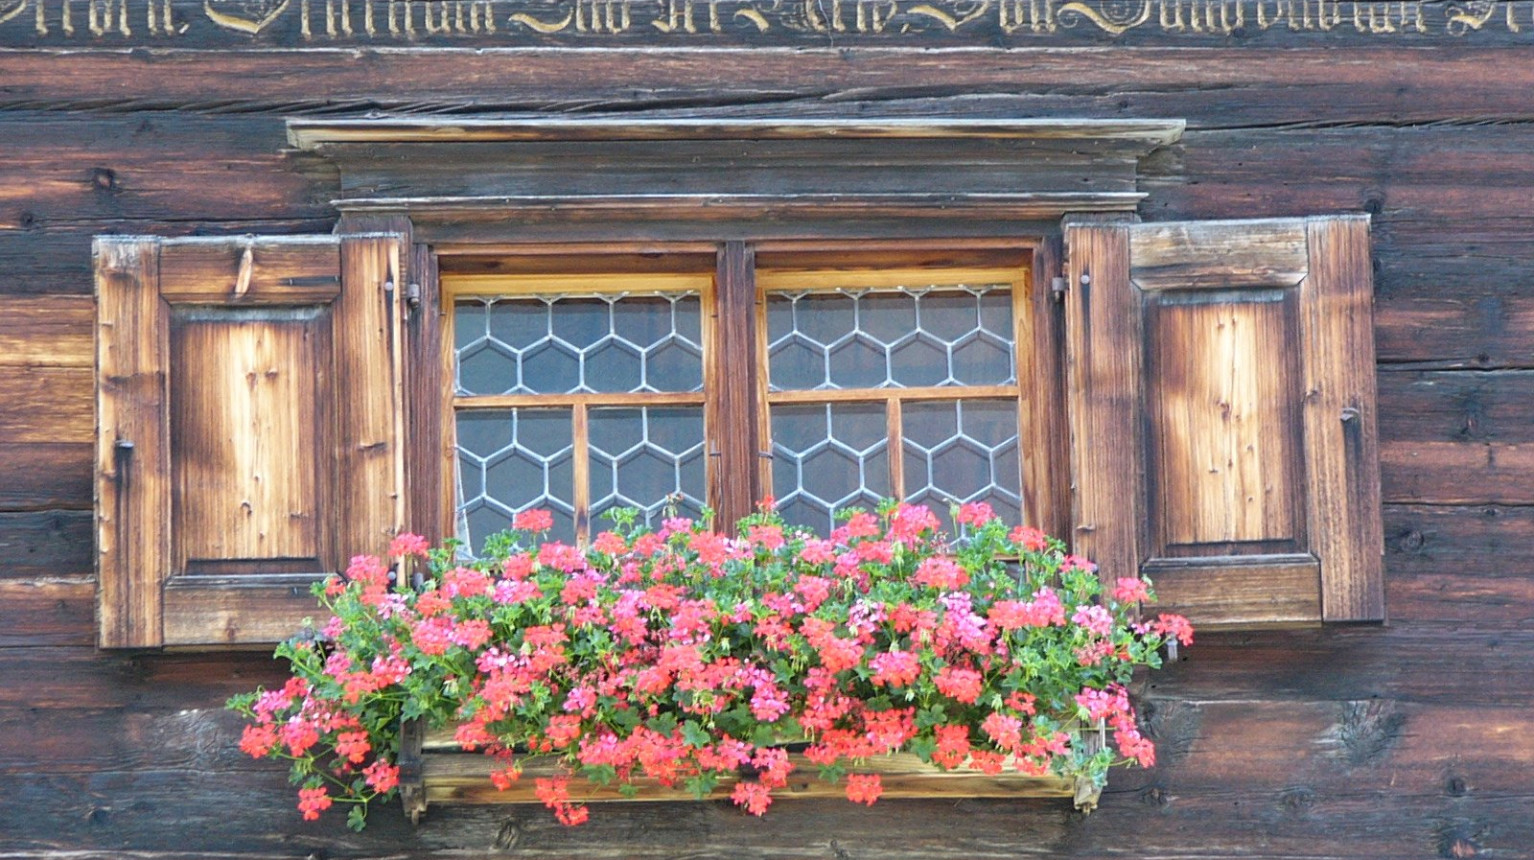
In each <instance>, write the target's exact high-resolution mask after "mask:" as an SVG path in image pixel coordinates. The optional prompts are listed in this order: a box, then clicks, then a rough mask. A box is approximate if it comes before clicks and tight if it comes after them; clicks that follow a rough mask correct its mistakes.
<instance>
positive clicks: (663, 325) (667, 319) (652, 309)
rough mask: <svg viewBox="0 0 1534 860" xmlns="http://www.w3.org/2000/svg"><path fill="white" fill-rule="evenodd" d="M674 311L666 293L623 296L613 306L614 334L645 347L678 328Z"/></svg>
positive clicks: (629, 342)
mask: <svg viewBox="0 0 1534 860" xmlns="http://www.w3.org/2000/svg"><path fill="white" fill-rule="evenodd" d="M694 301H696V300H694ZM671 313H672V305H671V301H670V299H668V298H666V297H665V296H627V297H624V298H623V299H621V300H619V301H615V302H613V305H612V330H613V334H615V335H617V336H618V338H620V339H621V340H623V341H625V342H627V343H628V344H630V345H632V346H634V347H635V348H636V349H639V350H641V351H642V350H645V349H647V348H649V347H651V346H653V345H655V344H657V343H660V342H661V341H663V340H665V339H667V338H669V337H670V336H671V333H672V332H673V331H674V330H675V328H676V325H675V321H674V320H673V319H672V317H671Z"/></svg>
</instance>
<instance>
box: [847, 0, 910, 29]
mask: <svg viewBox="0 0 1534 860" xmlns="http://www.w3.org/2000/svg"><path fill="white" fill-rule="evenodd" d="M898 14H900V4H899V3H898V2H896V0H858V11H857V28H858V32H859V33H883V32H884V28H885V26H886V25H888V24H889V22H890V19H891V18H893V17H895V16H896V15H898Z"/></svg>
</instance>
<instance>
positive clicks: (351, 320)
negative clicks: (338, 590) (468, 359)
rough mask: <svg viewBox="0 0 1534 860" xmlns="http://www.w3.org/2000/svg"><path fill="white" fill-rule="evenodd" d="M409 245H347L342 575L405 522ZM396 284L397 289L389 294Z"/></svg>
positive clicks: (354, 239)
mask: <svg viewBox="0 0 1534 860" xmlns="http://www.w3.org/2000/svg"><path fill="white" fill-rule="evenodd" d="M405 250H406V248H405V244H404V241H403V239H402V238H401V237H399V236H397V235H393V234H372V235H361V236H346V237H343V238H342V241H341V280H342V283H343V284H345V288H344V289H343V290H342V293H341V297H340V299H338V300H337V301H336V304H335V312H334V317H333V323H334V326H335V328H334V331H333V332H332V334H331V337H332V342H333V344H334V350H335V355H334V366H335V369H336V370H335V372H336V374H337V377H338V385H337V389H336V395H337V396H336V400H335V403H334V405H333V407H332V409H333V411H332V414H331V419H332V421H334V428H335V429H334V436H333V437H332V438H333V439H334V445H335V449H334V451H335V462H334V467H335V471H334V473H333V474H334V477H333V480H334V481H335V487H336V491H335V496H334V497H333V498H334V499H335V504H336V506H337V509H338V510H340V511H345V512H346V516H345V518H344V520H342V521H340V522H338V523H337V524H336V525H337V528H336V532H335V541H336V543H335V549H334V550H332V551H333V552H334V553H336V555H335V556H333V559H334V561H333V562H332V563H333V564H334V565H336V567H335V569H343V568H344V566H345V558H346V557H350V556H351V555H354V554H357V553H373V554H376V555H379V556H382V555H384V554H385V550H386V549H387V548H388V542H389V539H390V538H391V537H392V536H393V535H394V534H395V532H397V531H398V530H399V528H400V527H401V525H402V524H403V519H404V503H405V500H404V486H403V481H404V451H403V448H402V442H401V440H400V439H399V433H400V429H401V426H400V425H401V423H402V422H403V415H402V413H401V412H400V409H401V407H402V404H401V402H400V394H401V392H400V390H399V389H398V388H397V385H396V382H397V381H398V380H399V364H398V362H400V361H403V358H404V357H403V355H402V354H401V350H402V340H401V339H402V337H403V335H402V333H401V332H400V330H399V326H400V318H399V304H398V302H399V298H398V295H399V292H400V289H399V287H398V285H399V284H400V283H401V281H400V273H401V272H402V271H403V264H404V254H405ZM385 283H392V284H393V285H395V289H392V290H385V289H384V284H385Z"/></svg>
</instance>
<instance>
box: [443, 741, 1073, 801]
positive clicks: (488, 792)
mask: <svg viewBox="0 0 1534 860" xmlns="http://www.w3.org/2000/svg"><path fill="white" fill-rule="evenodd" d="M789 761H790V762H791V763H793V765H794V768H795V772H794V773H792V774H790V775H789V778H788V779H789V782H788V785H786V786H784V788H783V789H782V790H781V792H780V795H779V796H780V797H782V798H783V799H785V800H805V799H811V798H818V799H825V800H829V799H836V800H845V798H846V795H847V787H846V785H845V784H833V783H828V782H825V781H823V780H820V779H817V778H815V765H814V764H812V763H811V762H809V761H808V760H807V759H805V758H804V756H803V755H801V754H790V756H789ZM522 763H523V764H522V767H523V774H522V780H519V781H518V783H517V784H516V785H515V786H513V787H512V788H510V789H507V790H506V791H498V790H497V789H496V788H495V786H494V785H492V784H491V783H490V771H491V770H493V769H494V768H493V765H494V764H495V762H494V760H493V759H490V758H487V757H486V756H483V755H479V754H475V753H461V752H456V751H441V750H431V749H428V750H427V751H426V752H425V754H424V755H423V762H422V764H423V782H424V790H425V793H426V802H427V804H428V808H427V814H428V815H429V814H431V807H432V806H433V805H442V804H464V803H469V804H483V803H521V804H526V803H537V802H538V800H537V796H536V795H535V794H534V790H535V785H534V782H533V780H537V779H547V778H549V777H551V776H554V775H555V774H557V773H559V772H560V768H559V766H558V765H557V763H556V762H555V761H553V760H552V759H549V758H547V757H544V758H542V759H541V760H540V759H539V758H538V757H531V758H524V759H522ZM856 771H857V772H859V773H877V774H879V776H880V780H881V782H882V783H883V786H884V795H883V796H884V797H887V798H890V799H900V798H917V797H919V798H944V799H949V800H957V799H961V798H967V797H1011V798H1025V797H1029V798H1032V797H1051V798H1061V800H1060V802H1061V803H1062V804H1064V805H1067V806H1068V805H1069V804H1070V801H1069V800H1066V798H1073V797H1075V795H1076V785H1075V783H1074V781H1073V780H1069V779H1064V778H1062V777H1033V778H1028V777H1023V776H1021V775H1019V774H1015V773H1014V774H1009V775H1004V776H987V775H985V774H982V773H979V772H975V771H963V770H953V771H946V772H945V771H941V770H939V769H938V768H936V767H934V766H932V765H925V764H922V762H921V760H920V759H919V758H917V757H916V756H915V755H913V754H909V753H906V754H899V755H891V756H881V757H878V758H873V759H869V760H868V762H867V763H866V764H865V765H863V766H861V767H857V768H856ZM738 781H739V780H738V779H734V778H730V777H722V778H721V779H720V782H719V788H718V789H717V794H716V795H714V796H713V797H712V798H711V799H713V800H721V799H724V798H726V797H727V796H728V794H729V790H730V789H731V788H733V787H734V786H735V784H736V783H737V782H738ZM635 785H636V786H638V787H639V788H640V789H641V794H640V795H638V796H637V797H634V798H629V797H624V796H623V795H622V794H621V793H619V791H618V788H617V786H616V785H613V786H591V785H583V784H581V783H580V782H578V781H577V782H575V783H572V784H571V786H570V796H571V797H572V798H573V799H574V800H576V801H577V802H586V801H590V802H600V803H612V802H623V803H634V802H654V801H656V800H670V801H677V802H686V801H696V798H694V797H693V796H692V795H691V794H690V793H689V792H688V791H687V790H686V789H685V788H682V787H680V786H678V787H675V788H670V789H668V788H666V787H664V786H662V785H660V784H659V783H657V782H655V781H653V780H636V781H635ZM1093 800H1094V801H1095V797H1094V798H1093ZM596 814H601V812H600V810H599V811H598V812H597V813H596Z"/></svg>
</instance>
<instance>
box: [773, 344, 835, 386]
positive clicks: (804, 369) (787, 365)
mask: <svg viewBox="0 0 1534 860" xmlns="http://www.w3.org/2000/svg"><path fill="white" fill-rule="evenodd" d="M767 374H768V379H769V381H770V383H771V387H772V390H774V391H803V390H808V389H813V388H824V387H825V386H826V384H827V382H828V380H827V375H826V355H825V348H824V347H822V346H820V345H819V344H816V343H814V342H813V341H811V340H809V339H808V338H804V337H800V336H798V335H789V336H788V337H787V338H785V339H784V340H782V341H779V342H778V343H775V344H773V345H772V350H771V352H769V353H768V356H767Z"/></svg>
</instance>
